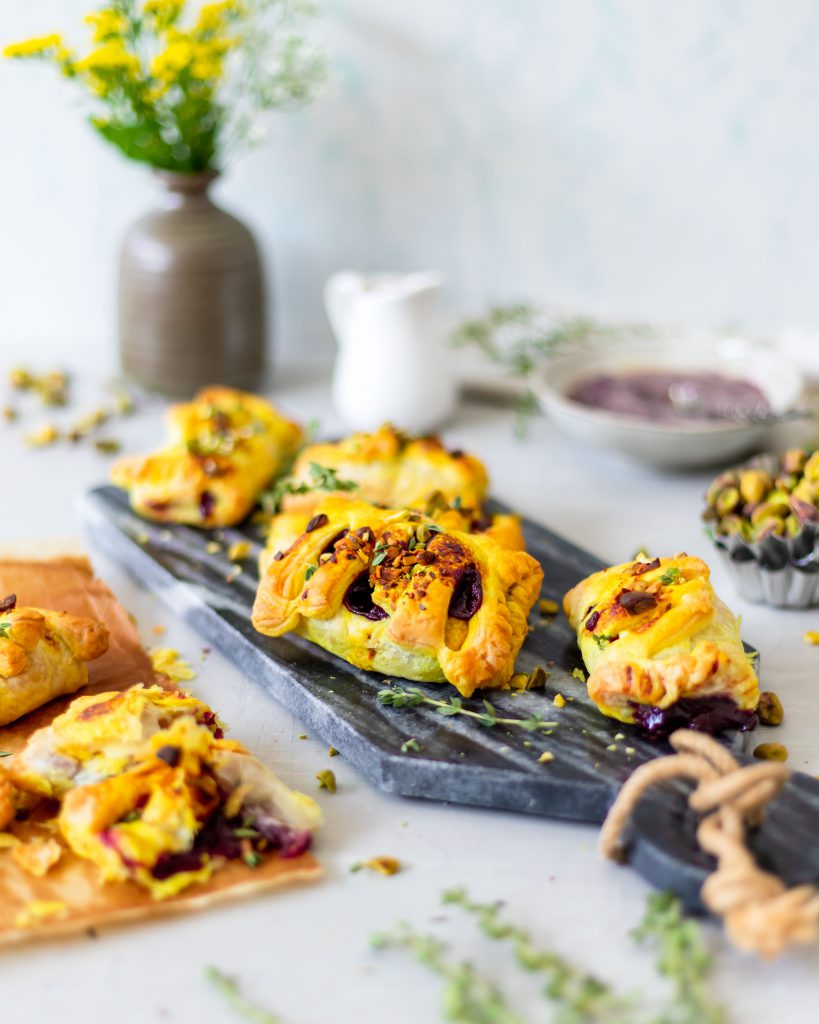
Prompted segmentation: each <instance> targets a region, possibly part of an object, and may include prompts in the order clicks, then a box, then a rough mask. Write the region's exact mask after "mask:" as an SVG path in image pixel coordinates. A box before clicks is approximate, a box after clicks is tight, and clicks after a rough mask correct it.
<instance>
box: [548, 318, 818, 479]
mask: <svg viewBox="0 0 819 1024" xmlns="http://www.w3.org/2000/svg"><path fill="white" fill-rule="evenodd" d="M646 370H675V371H681V370H689V371H700V372H702V371H711V372H716V373H720V374H724V375H725V376H728V377H736V378H742V379H744V380H748V381H750V382H751V383H753V384H756V385H757V386H758V387H759V388H761V390H762V391H763V392H764V394H765V397H766V398H767V400H768V404H769V405H770V408H771V411H772V412H773V413H785V412H787V411H788V410H791V409H793V408H795V407H796V405H797V403H798V401H799V398H800V396H801V394H802V388H803V378H802V375H801V373H800V372H799V371H798V370H797V369H796V368H795V367H793V366H791V365H790V364H789V363H788V362H787V360H785V359H783V358H782V356H781V354H780V353H778V352H774V351H772V350H771V349H768V348H766V347H765V346H763V345H760V344H757V343H753V342H750V341H747V340H745V339H743V338H716V337H714V336H700V335H681V336H677V337H669V338H665V339H663V340H661V341H657V340H652V341H639V342H612V343H610V344H609V345H608V347H606V348H605V349H604V348H594V349H584V350H582V351H576V352H572V353H570V354H568V355H564V356H560V357H558V358H556V359H554V360H553V361H552V362H550V363H549V364H548V366H547V367H546V370H545V371H544V375H543V378H542V380H541V381H540V383H539V385H537V386H536V393H537V396H538V399H539V400H540V403H541V405H542V406H543V408H544V410H545V411H546V412H547V413H548V415H549V416H550V418H551V419H552V420H554V422H555V423H556V424H557V425H558V426H559V427H560V429H561V430H565V431H566V433H568V434H572V435H573V436H574V437H577V438H580V439H581V440H584V441H588V442H589V443H590V444H593V445H594V446H595V447H597V448H603V449H607V450H610V451H617V452H620V453H621V454H622V455H626V456H628V457H629V458H632V459H637V460H639V461H640V462H647V463H649V464H651V465H655V466H664V467H668V468H677V469H686V468H694V467H698V466H710V465H717V464H719V463H725V462H727V461H730V460H731V459H735V458H737V457H738V456H742V455H745V454H747V453H748V452H751V451H754V450H759V449H760V448H762V447H765V444H766V440H767V438H768V435H769V433H770V431H771V429H772V428H771V426H770V425H768V424H765V423H738V422H731V421H727V420H680V421H678V422H674V423H668V422H656V421H652V420H647V419H639V418H637V417H631V416H624V415H622V414H619V413H612V412H608V411H606V410H603V409H595V408H592V407H591V406H588V405H583V404H581V403H580V402H576V401H573V400H572V399H570V398H569V397H568V394H569V392H570V391H571V390H572V388H573V387H574V386H575V385H577V384H578V383H579V382H580V381H582V380H583V379H585V378H587V377H590V376H592V375H594V374H598V373H629V372H635V371H646Z"/></svg>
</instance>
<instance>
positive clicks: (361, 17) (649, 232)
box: [0, 0, 819, 362]
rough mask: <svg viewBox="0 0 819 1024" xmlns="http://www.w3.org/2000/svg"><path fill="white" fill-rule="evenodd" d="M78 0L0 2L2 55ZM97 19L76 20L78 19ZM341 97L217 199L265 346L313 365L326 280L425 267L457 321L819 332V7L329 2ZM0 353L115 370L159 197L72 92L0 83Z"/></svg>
mask: <svg viewBox="0 0 819 1024" xmlns="http://www.w3.org/2000/svg"><path fill="white" fill-rule="evenodd" d="M86 6H87V4H86V3H85V2H84V0H37V2H36V3H35V2H32V0H2V5H1V7H2V13H0V41H2V42H3V43H5V42H9V41H14V40H16V39H18V38H21V37H24V36H27V35H30V34H39V33H42V32H45V31H53V30H56V29H62V30H65V31H66V32H67V34H69V35H70V34H71V33H70V31H69V30H71V28H72V26H75V27H76V26H77V25H78V23H79V22H80V18H81V15H82V13H83V12H84V10H85V9H86ZM88 6H90V5H88ZM323 6H324V17H323V19H322V22H321V24H320V26H319V33H320V34H321V36H322V37H323V38H324V39H325V41H326V44H327V47H328V49H329V52H330V54H331V56H332V59H333V63H334V68H335V75H336V84H335V86H334V89H333V91H332V92H331V93H330V94H329V95H328V96H327V97H326V98H324V99H323V100H322V101H321V102H320V103H319V104H317V105H316V106H315V107H314V108H312V109H310V110H308V111H305V112H301V113H297V114H295V115H288V116H287V117H284V116H282V117H279V118H276V119H274V120H273V122H272V124H271V133H270V139H269V143H268V145H267V146H266V148H264V149H263V150H261V151H259V152H257V153H254V154H253V155H252V156H250V157H249V158H247V159H245V160H243V161H242V162H240V163H238V164H237V165H236V166H235V167H234V168H232V169H231V172H230V174H229V175H228V177H227V179H226V180H225V181H224V183H223V184H222V185H221V186H220V189H219V194H220V196H221V198H222V200H223V201H224V203H225V204H226V205H227V206H228V207H230V208H232V209H233V210H235V211H236V212H238V213H239V214H240V215H241V216H243V217H244V218H246V219H247V220H248V221H249V222H250V223H251V224H252V225H253V226H254V227H255V229H256V231H257V234H258V236H259V239H260V241H261V243H262V246H263V249H264V252H265V255H266V257H267V260H268V276H269V280H270V285H271V288H272V289H273V290H274V293H275V297H276V306H277V309H276V328H277V330H276V334H277V338H276V343H275V344H276V349H277V351H278V352H279V354H284V355H286V356H288V357H295V356H297V355H303V354H309V355H310V356H316V357H320V356H324V355H327V354H329V352H330V346H331V340H330V335H329V330H328V328H327V325H326V323H325V320H324V317H323V313H322V311H321V306H320V294H321V285H322V282H323V280H324V278H325V276H326V275H327V274H328V273H329V272H330V271H332V270H334V269H337V268H339V267H342V266H347V265H354V266H359V267H363V268H376V267H391V268H399V269H400V268H413V267H422V266H435V267H439V268H441V269H442V270H443V271H444V272H445V273H446V275H447V278H448V281H449V289H448V293H447V299H448V304H449V308H450V311H451V312H452V313H454V314H457V313H461V312H467V311H472V310H475V309H478V308H480V307H481V306H482V304H483V303H485V302H486V301H487V300H490V299H496V300H497V299H507V298H521V297H522V298H538V299H542V300H545V301H550V302H552V303H556V304H558V305H563V306H569V307H578V308H583V309H587V310H590V311H597V312H602V313H616V314H623V315H630V316H639V317H656V318H663V319H673V320H688V321H695V322H698V323H703V322H706V323H724V322H725V321H739V322H743V323H746V324H748V325H751V326H763V327H767V326H776V325H779V324H782V323H784V322H801V323H804V324H805V325H807V326H809V327H819V288H817V287H816V284H815V280H816V276H817V275H816V270H817V266H819V133H818V132H817V123H818V122H819V60H817V53H819V5H817V4H816V3H814V2H811V0H779V2H777V3H772V2H771V0H686V3H684V4H680V3H670V2H667V0H663V2H656V0H643V2H640V0H412V2H407V0H325V3H324V4H323ZM0 126H2V132H3V136H2V137H3V145H2V151H1V153H2V157H1V158H0V196H2V207H1V208H0V210H1V215H2V222H1V223H0V351H5V350H6V348H7V347H9V346H11V345H12V344H15V345H16V344H17V343H22V344H24V345H25V346H26V348H27V349H28V351H30V352H32V353H34V352H35V351H36V347H37V346H40V347H41V348H42V349H43V350H45V349H48V351H49V353H53V352H54V351H55V349H57V350H58V349H59V348H61V347H62V346H63V345H64V346H65V347H66V348H67V349H69V348H70V349H71V350H73V351H74V352H81V353H83V354H86V353H87V354H92V355H93V357H94V358H95V359H99V360H110V361H111V362H113V360H114V353H115V348H114V302H115V295H114V287H115V268H116V253H117V244H118V240H119V238H120V237H121V235H122V233H123V231H124V229H125V227H126V226H127V224H128V223H129V222H130V221H131V220H132V219H133V218H135V217H137V216H138V215H139V214H140V213H142V212H143V211H145V210H146V209H147V208H148V207H149V206H150V204H151V203H152V202H153V201H154V198H155V189H154V186H153V184H152V182H151V179H150V174H149V173H148V172H146V170H145V169H143V168H141V167H137V166H129V165H128V164H127V163H126V162H125V161H124V160H123V159H121V158H120V157H119V155H118V154H117V153H116V152H115V151H113V150H111V149H109V148H107V147H106V145H105V144H104V143H103V142H102V141H101V140H98V139H97V138H96V137H95V136H94V134H93V133H92V132H91V130H90V129H89V128H88V127H87V126H86V125H85V124H84V123H83V120H82V116H81V110H80V106H79V103H78V100H77V98H76V96H75V93H74V91H73V89H72V87H71V83H68V82H64V81H59V80H57V78H56V76H55V75H54V74H52V73H51V71H50V69H47V68H39V67H33V66H28V65H12V64H9V63H5V64H3V65H2V66H0Z"/></svg>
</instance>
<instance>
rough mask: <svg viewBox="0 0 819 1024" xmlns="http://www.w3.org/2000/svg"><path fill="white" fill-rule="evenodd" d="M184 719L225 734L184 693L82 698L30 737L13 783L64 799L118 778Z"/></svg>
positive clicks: (142, 690) (155, 689) (134, 691)
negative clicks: (76, 789) (154, 741)
mask: <svg viewBox="0 0 819 1024" xmlns="http://www.w3.org/2000/svg"><path fill="white" fill-rule="evenodd" d="M183 717H185V718H190V719H192V720H193V721H194V722H195V723H196V724H197V725H205V726H207V727H208V728H211V729H212V730H214V731H215V733H216V734H217V735H221V731H220V730H219V728H218V723H217V721H216V716H215V715H214V714H213V712H212V711H211V710H210V708H209V707H208V706H207V704H203V703H202V701H200V700H197V699H196V698H195V697H191V696H190V695H189V694H187V693H185V692H184V691H183V690H166V689H165V688H164V687H162V686H148V687H145V686H142V685H141V684H139V685H137V686H132V687H130V688H129V689H127V690H122V691H117V692H113V693H95V694H92V695H90V696H86V697H77V698H76V699H75V700H73V701H72V702H71V704H70V705H69V706H68V709H67V710H66V711H64V712H63V714H61V715H58V716H57V717H56V718H55V719H53V721H52V722H51V723H50V724H49V725H47V726H45V727H44V728H42V729H38V730H37V731H36V732H35V733H33V734H32V735H31V736H30V737H29V739H28V742H27V743H26V745H25V747H24V748H23V749H22V750H21V751H20V753H19V754H17V756H16V757H15V758H14V760H13V761H12V764H11V767H10V769H9V771H10V775H11V778H12V780H13V782H14V784H15V785H16V786H18V787H19V788H20V789H24V790H26V791H28V792H30V793H34V794H37V795H39V796H44V797H49V798H51V799H60V797H62V796H64V795H65V794H66V793H67V792H68V791H69V790H70V789H73V788H74V787H75V786H77V785H84V784H86V783H89V782H97V781H99V780H100V779H104V778H108V776H110V775H116V774H117V772H120V771H122V770H123V768H125V767H126V766H127V765H128V764H130V762H131V760H132V759H133V757H134V755H135V753H136V752H137V751H138V750H139V749H140V748H141V747H142V746H144V745H145V744H146V743H147V742H148V741H149V740H150V739H151V737H152V736H154V735H155V734H156V733H157V732H159V731H161V730H162V729H167V728H168V727H169V726H170V725H172V724H173V722H175V721H176V720H177V719H178V718H183Z"/></svg>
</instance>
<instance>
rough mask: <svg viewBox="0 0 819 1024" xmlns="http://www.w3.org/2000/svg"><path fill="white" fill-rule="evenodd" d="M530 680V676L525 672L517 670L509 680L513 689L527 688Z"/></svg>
mask: <svg viewBox="0 0 819 1024" xmlns="http://www.w3.org/2000/svg"><path fill="white" fill-rule="evenodd" d="M528 682H529V676H527V675H526V673H525V672H516V673H515V675H513V676H512V678H511V679H510V680H509V685H510V686H511V687H512V689H513V690H525V689H526V684H527V683H528Z"/></svg>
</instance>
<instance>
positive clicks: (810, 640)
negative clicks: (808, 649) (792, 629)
mask: <svg viewBox="0 0 819 1024" xmlns="http://www.w3.org/2000/svg"><path fill="white" fill-rule="evenodd" d="M802 639H803V640H804V641H805V643H806V644H811V645H812V646H813V647H815V646H816V645H817V644H819V633H817V632H816V630H815V629H809V630H808V631H807V633H805V634H804V635H803V636H802Z"/></svg>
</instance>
